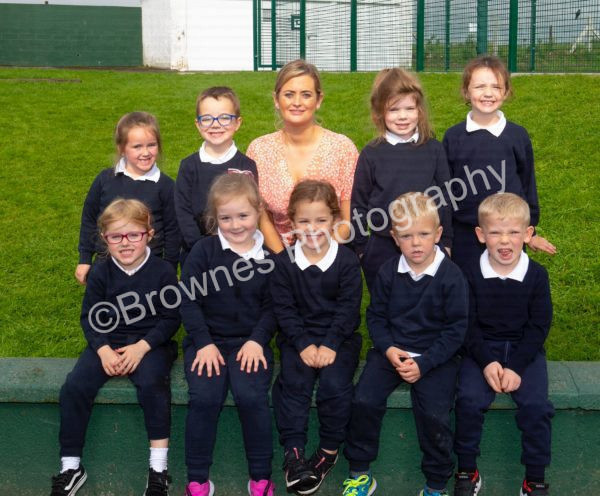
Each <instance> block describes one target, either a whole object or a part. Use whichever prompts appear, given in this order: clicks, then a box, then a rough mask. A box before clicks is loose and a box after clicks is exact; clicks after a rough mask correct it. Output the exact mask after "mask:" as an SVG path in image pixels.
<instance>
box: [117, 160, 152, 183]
mask: <svg viewBox="0 0 600 496" xmlns="http://www.w3.org/2000/svg"><path fill="white" fill-rule="evenodd" d="M117 174H123V175H125V176H127V177H130V178H131V179H133V180H134V181H152V182H153V183H157V182H158V180H159V179H160V169H159V168H158V167H157V165H156V164H154V165H153V166H152V168H151V169H150V170H149V171H148V172H146V173H145V174H143V175H141V176H138V177H134V176H132V175H131V173H130V172H129V171H128V170H127V167H125V158H121V160H119V163H118V164H117V165H116V167H115V176H116V175H117Z"/></svg>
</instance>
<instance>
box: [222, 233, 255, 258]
mask: <svg viewBox="0 0 600 496" xmlns="http://www.w3.org/2000/svg"><path fill="white" fill-rule="evenodd" d="M217 235H218V236H219V241H220V242H221V248H223V250H231V251H234V250H233V249H232V248H231V245H230V244H229V241H227V240H226V239H225V236H223V233H222V232H221V229H217ZM252 237H253V238H254V246H253V247H252V248H250V249H249V250H248V251H247V252H245V253H238V255H239V256H240V257H242V258H243V259H244V260H250V259H251V258H253V259H254V260H263V259H264V258H265V252H264V250H263V245H264V244H265V237H264V236H263V233H261V232H260V231H259V230H258V229H257V230H256V231H254V234H253V235H252ZM235 253H237V252H235Z"/></svg>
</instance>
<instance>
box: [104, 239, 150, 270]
mask: <svg viewBox="0 0 600 496" xmlns="http://www.w3.org/2000/svg"><path fill="white" fill-rule="evenodd" d="M110 258H112V261H113V262H114V263H115V265H116V266H117V267H119V269H121V270H122V271H123V272H125V274H127V275H128V276H132V275H133V274H135V273H136V272H137V271H138V270H140V269H141V268H142V267H143V266H144V265H145V264H146V262H147V261H148V259H149V258H150V248H149V247H147V246H146V257H145V258H144V261H143V262H142V263H141V264H139V265H138V266H137V267H136V268H135V269H131V270H127V269H126V268H125V267H123V266H122V265H121V264H120V263H119V262H118V261H117V259H116V258H115V257H113V256H112V255H111V256H110Z"/></svg>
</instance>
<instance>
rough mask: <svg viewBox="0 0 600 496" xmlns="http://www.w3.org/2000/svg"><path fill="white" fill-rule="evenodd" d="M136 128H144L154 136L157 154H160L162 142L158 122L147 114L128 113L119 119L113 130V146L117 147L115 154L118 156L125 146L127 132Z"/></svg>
mask: <svg viewBox="0 0 600 496" xmlns="http://www.w3.org/2000/svg"><path fill="white" fill-rule="evenodd" d="M136 127H143V128H146V129H147V130H148V131H150V132H151V133H152V134H154V137H155V138H156V143H157V145H158V153H159V154H161V153H162V140H161V138H160V129H159V127H158V121H157V120H156V117H154V116H153V115H152V114H149V113H148V112H130V113H129V114H125V115H124V116H123V117H121V118H120V119H119V122H117V127H116V128H115V145H116V147H117V153H118V154H119V155H120V154H122V153H123V150H124V148H125V145H127V139H128V137H129V131H131V130H132V129H134V128H136Z"/></svg>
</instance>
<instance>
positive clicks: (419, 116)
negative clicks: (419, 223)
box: [351, 68, 452, 289]
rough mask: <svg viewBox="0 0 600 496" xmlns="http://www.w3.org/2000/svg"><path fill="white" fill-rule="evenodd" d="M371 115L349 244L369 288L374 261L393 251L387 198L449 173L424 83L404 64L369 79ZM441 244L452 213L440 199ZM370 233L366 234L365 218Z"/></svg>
mask: <svg viewBox="0 0 600 496" xmlns="http://www.w3.org/2000/svg"><path fill="white" fill-rule="evenodd" d="M371 117H372V119H373V122H374V123H375V126H376V127H377V130H378V131H379V137H378V138H377V139H375V140H374V141H372V142H371V143H369V144H368V145H367V146H366V147H365V148H364V149H363V151H362V152H361V154H360V156H359V158H358V164H357V166H356V174H355V176H354V186H353V188H352V204H351V206H352V213H353V220H354V221H355V224H354V234H355V238H354V247H355V250H356V252H357V253H358V255H359V256H360V257H361V263H362V266H363V270H364V273H365V280H366V282H367V286H368V287H369V289H371V288H372V286H373V283H374V282H375V276H376V275H377V271H378V270H379V267H381V265H382V264H383V263H384V262H385V261H386V260H387V259H389V258H391V257H393V256H396V255H398V250H397V247H396V245H395V243H394V240H393V239H392V238H391V234H390V233H391V223H390V222H389V219H388V215H389V214H388V212H389V206H390V203H391V202H393V201H394V199H395V198H398V196H400V195H402V194H404V193H407V192H409V191H420V192H424V191H427V189H428V188H432V187H433V188H434V189H435V188H443V186H444V183H445V182H446V181H448V180H449V179H450V173H449V170H448V163H447V161H446V154H445V153H444V149H443V147H442V145H441V144H440V143H439V141H437V140H435V139H434V138H433V132H432V130H431V126H430V124H429V121H428V118H427V110H426V105H425V97H424V96H423V89H422V88H421V84H420V83H419V81H418V80H417V79H416V77H415V76H414V75H413V74H411V73H409V72H406V71H404V70H403V69H397V68H394V69H384V70H382V71H381V72H380V73H379V74H378V75H377V77H376V78H375V82H374V83H373V90H372V91H371ZM439 214H440V218H441V223H442V227H443V234H442V239H441V244H442V245H443V246H444V247H446V248H447V249H450V248H451V246H452V226H451V223H452V219H451V213H450V209H449V208H448V207H447V203H446V202H445V201H440V204H439ZM367 220H368V221H369V224H370V225H369V226H368V227H370V229H371V236H368V231H367V225H366V221H367Z"/></svg>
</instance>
